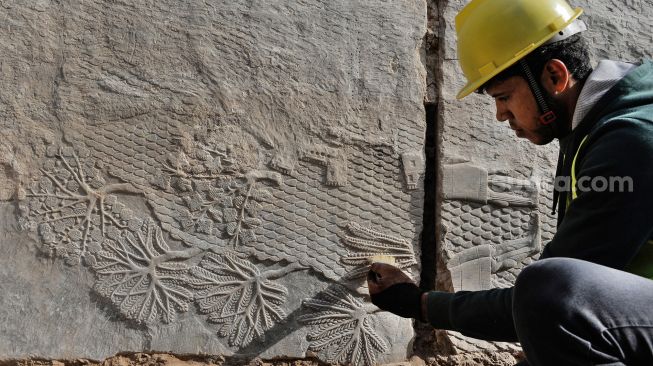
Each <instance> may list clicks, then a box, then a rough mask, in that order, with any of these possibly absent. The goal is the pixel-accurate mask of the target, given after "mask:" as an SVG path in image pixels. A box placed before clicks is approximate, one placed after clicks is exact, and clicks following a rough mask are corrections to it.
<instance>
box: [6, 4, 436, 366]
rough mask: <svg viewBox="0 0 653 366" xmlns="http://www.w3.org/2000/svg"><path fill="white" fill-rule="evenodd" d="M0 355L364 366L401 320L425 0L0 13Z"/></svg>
mask: <svg viewBox="0 0 653 366" xmlns="http://www.w3.org/2000/svg"><path fill="white" fill-rule="evenodd" d="M0 15H1V18H2V19H3V21H2V24H1V25H0V27H2V32H1V35H0V45H1V46H2V49H3V50H4V52H3V55H2V56H1V59H0V71H1V72H0V80H2V85H3V88H2V90H0V105H1V108H0V121H1V122H0V132H1V135H2V136H1V139H0V153H1V154H0V155H1V158H0V200H1V201H3V202H0V217H1V218H2V220H0V248H2V252H3V255H2V256H1V257H0V293H2V297H1V298H0V319H1V322H2V324H3V331H2V332H0V358H5V359H6V358H26V357H30V356H37V357H43V358H56V359H77V358H87V359H104V358H106V357H109V356H111V355H114V354H116V353H118V352H142V351H161V352H174V353H181V354H184V353H186V354H199V353H208V354H218V355H223V356H225V357H245V359H248V360H253V359H255V358H257V357H258V358H264V359H271V358H275V357H292V358H297V357H299V358H301V357H307V356H314V357H315V359H316V360H320V362H334V363H351V364H354V365H372V364H375V363H377V362H378V363H392V362H402V361H405V360H406V359H407V358H408V357H409V354H410V344H411V342H412V337H413V329H412V324H411V322H410V321H409V320H406V319H400V318H397V317H395V316H392V315H390V314H388V313H383V312H380V311H379V310H378V309H377V308H376V307H374V306H373V305H371V303H370V302H369V299H368V298H366V297H365V295H364V294H365V293H366V291H365V289H363V288H361V286H362V284H363V279H362V277H361V276H362V275H363V274H364V272H365V266H366V265H367V258H368V257H370V256H372V255H376V254H386V255H394V256H395V257H396V258H397V261H398V263H399V265H400V266H401V267H402V268H404V269H405V270H406V271H407V272H409V273H411V274H412V275H413V276H414V277H417V275H418V274H419V265H418V263H419V261H418V259H419V255H420V250H419V235H420V232H421V226H422V206H423V195H424V190H423V173H424V154H423V143H424V141H423V140H424V134H425V123H424V105H423V103H424V100H425V95H426V76H425V74H426V73H425V68H424V64H423V56H424V52H423V45H422V42H423V37H424V34H425V31H426V3H425V2H423V1H412V0H411V1H401V2H388V1H383V0H378V1H366V2H354V3H352V2H350V1H322V0H309V1H300V2H292V1H286V2H283V1H281V2H261V1H230V2H197V1H157V2H152V1H136V2H123V1H93V2H88V1H74V0H70V1H58V2H55V1H48V0H42V1H35V2H24V3H22V4H19V3H14V2H3V3H2V4H0Z"/></svg>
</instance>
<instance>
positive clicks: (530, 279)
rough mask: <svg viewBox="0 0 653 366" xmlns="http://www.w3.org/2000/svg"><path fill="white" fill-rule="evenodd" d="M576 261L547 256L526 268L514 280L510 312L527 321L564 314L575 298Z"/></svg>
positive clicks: (545, 320) (547, 318)
mask: <svg viewBox="0 0 653 366" xmlns="http://www.w3.org/2000/svg"><path fill="white" fill-rule="evenodd" d="M578 262H579V261H577V260H573V259H569V258H550V259H543V260H540V261H537V262H534V263H532V264H530V265H529V266H527V267H525V268H524V269H523V270H522V271H521V273H520V274H519V276H518V277H517V281H516V282H515V288H514V293H513V315H514V316H515V317H516V318H520V320H521V321H528V322H529V323H532V322H539V321H542V322H549V321H550V320H552V319H551V317H558V316H564V314H565V313H566V312H567V311H566V310H568V306H569V303H570V302H573V301H574V300H573V296H574V290H573V288H574V282H575V281H576V280H577V279H578V277H579V275H580V274H579V273H578V271H579V270H578V268H577V267H578V266H577V264H578ZM516 320H518V319H516Z"/></svg>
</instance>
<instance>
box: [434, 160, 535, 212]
mask: <svg viewBox="0 0 653 366" xmlns="http://www.w3.org/2000/svg"><path fill="white" fill-rule="evenodd" d="M512 187H518V188H521V189H523V190H524V191H525V192H526V193H528V196H527V197H524V196H520V195H516V194H511V193H505V191H506V190H510V188H512ZM493 188H494V189H493ZM443 196H444V198H445V199H449V200H462V201H472V202H479V203H482V204H488V203H490V204H495V205H498V206H502V207H508V206H513V207H520V206H524V207H535V206H536V205H537V197H538V190H537V186H535V185H534V184H533V183H532V182H530V181H527V180H518V179H513V178H510V177H506V176H501V175H496V174H490V173H489V172H488V170H487V169H485V168H483V167H480V166H477V165H473V164H470V163H458V164H448V165H444V167H443Z"/></svg>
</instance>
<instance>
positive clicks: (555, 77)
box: [542, 59, 571, 95]
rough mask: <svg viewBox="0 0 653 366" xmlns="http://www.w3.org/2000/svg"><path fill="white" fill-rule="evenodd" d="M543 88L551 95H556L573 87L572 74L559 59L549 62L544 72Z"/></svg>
mask: <svg viewBox="0 0 653 366" xmlns="http://www.w3.org/2000/svg"><path fill="white" fill-rule="evenodd" d="M542 86H543V87H544V89H546V91H548V92H549V94H551V95H556V94H558V93H562V92H563V91H565V90H567V88H569V87H571V73H570V72H569V70H568V69H567V65H565V63H564V62H562V61H560V60H558V59H552V60H549V61H548V62H547V63H546V64H545V65H544V70H542Z"/></svg>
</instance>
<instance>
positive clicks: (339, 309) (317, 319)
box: [300, 287, 388, 366]
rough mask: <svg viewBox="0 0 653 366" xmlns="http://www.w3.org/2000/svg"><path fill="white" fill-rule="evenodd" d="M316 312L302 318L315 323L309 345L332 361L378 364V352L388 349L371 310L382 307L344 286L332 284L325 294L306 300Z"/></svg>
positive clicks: (306, 321) (301, 319)
mask: <svg viewBox="0 0 653 366" xmlns="http://www.w3.org/2000/svg"><path fill="white" fill-rule="evenodd" d="M304 306H305V307H307V308H308V309H310V310H312V311H313V312H312V313H309V314H306V315H303V316H302V317H301V318H300V321H301V322H303V323H304V324H306V325H309V326H312V327H313V330H312V331H311V332H310V333H309V334H308V337H307V338H308V340H309V342H310V346H309V349H311V350H313V351H315V352H322V351H324V352H325V353H326V358H327V360H328V362H334V363H342V364H352V365H369V366H371V365H375V364H376V355H377V354H378V353H381V352H386V351H387V350H388V345H387V344H386V342H385V341H384V340H383V339H382V338H381V337H379V335H378V334H377V333H376V331H375V330H374V327H373V325H372V319H371V318H370V314H372V313H374V312H376V311H378V309H377V308H376V307H375V306H373V305H371V304H364V303H362V302H361V301H359V300H358V299H356V298H355V297H354V296H352V295H351V294H350V293H348V292H347V291H346V290H344V289H343V288H342V287H335V288H328V289H327V290H325V291H324V292H323V293H321V296H318V297H317V298H314V299H310V300H306V301H304Z"/></svg>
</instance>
